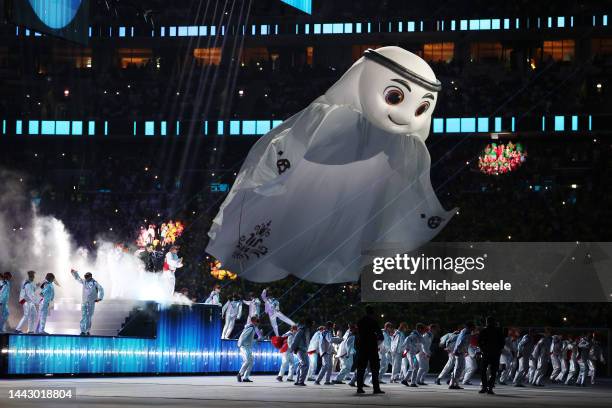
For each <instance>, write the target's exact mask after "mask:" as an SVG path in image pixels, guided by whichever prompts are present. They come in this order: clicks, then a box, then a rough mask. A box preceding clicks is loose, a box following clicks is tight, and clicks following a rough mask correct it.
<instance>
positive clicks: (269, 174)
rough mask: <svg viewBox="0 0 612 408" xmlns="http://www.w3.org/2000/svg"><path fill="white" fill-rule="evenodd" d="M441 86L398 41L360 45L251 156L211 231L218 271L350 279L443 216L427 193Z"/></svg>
mask: <svg viewBox="0 0 612 408" xmlns="http://www.w3.org/2000/svg"><path fill="white" fill-rule="evenodd" d="M440 89H441V84H440V82H439V81H438V80H437V79H436V76H435V74H434V72H433V71H432V69H431V68H430V67H429V65H428V64H427V63H426V62H425V61H424V60H422V59H421V58H420V57H418V56H417V55H415V54H412V53H411V52H408V51H406V50H404V49H402V48H399V47H383V48H379V49H377V50H367V51H366V52H365V53H364V56H363V57H362V58H361V59H359V61H357V62H356V63H355V64H354V65H353V66H352V67H351V68H350V69H349V70H348V71H347V72H346V73H345V74H344V76H342V78H340V80H339V81H338V82H337V83H335V84H334V85H333V86H332V87H331V88H330V89H329V90H328V91H327V92H326V93H325V95H323V96H321V97H319V98H318V99H316V100H315V101H314V102H313V103H311V104H310V106H308V107H307V108H306V109H304V110H302V111H301V112H299V113H298V114H296V115H294V116H292V117H291V118H289V119H288V120H286V121H284V122H283V123H282V124H281V125H279V126H278V127H276V128H274V129H273V130H271V131H270V132H269V133H267V134H266V135H265V136H263V137H262V138H261V139H260V140H259V141H258V142H257V143H256V144H255V145H254V146H253V148H252V149H251V151H250V152H249V154H248V156H247V158H246V160H245V162H244V164H243V166H242V169H241V170H240V173H239V174H238V177H237V178H236V181H235V183H234V185H233V187H232V189H231V191H230V193H229V195H228V196H227V198H226V200H225V202H224V203H223V204H222V205H221V207H220V209H219V213H218V215H217V217H216V218H215V219H214V221H213V225H212V227H211V229H210V231H209V233H208V235H209V236H210V242H209V244H208V247H207V252H208V253H210V254H211V255H213V256H214V257H215V258H217V259H219V260H220V261H221V262H222V264H223V268H224V269H228V270H230V271H233V272H236V273H238V274H239V275H240V276H241V277H243V278H245V279H249V280H252V281H257V282H267V281H273V280H277V279H281V278H284V277H285V276H287V275H290V274H291V275H295V276H297V277H298V278H301V279H304V280H308V281H312V282H319V283H337V282H349V281H356V280H358V279H359V275H360V272H361V269H362V267H363V266H364V262H365V261H364V259H365V258H364V257H363V254H364V253H372V252H375V251H377V250H382V249H389V248H393V249H394V250H397V251H396V252H398V253H403V252H406V251H409V250H412V249H415V248H417V247H419V246H420V245H422V244H424V243H426V242H428V241H430V240H431V239H432V238H433V237H434V236H435V235H436V234H437V233H438V232H439V231H440V230H441V229H442V228H443V227H444V225H445V224H446V223H447V222H448V221H449V219H450V218H451V217H452V214H453V211H454V210H453V211H445V210H444V209H443V208H442V206H441V205H440V202H439V201H438V199H437V197H436V195H435V192H434V191H433V189H432V186H431V181H430V178H429V168H430V161H431V160H430V157H429V152H428V150H427V148H426V147H425V144H424V141H425V139H427V136H428V134H429V128H430V124H431V115H432V112H433V110H434V107H435V106H436V101H437V97H438V91H440Z"/></svg>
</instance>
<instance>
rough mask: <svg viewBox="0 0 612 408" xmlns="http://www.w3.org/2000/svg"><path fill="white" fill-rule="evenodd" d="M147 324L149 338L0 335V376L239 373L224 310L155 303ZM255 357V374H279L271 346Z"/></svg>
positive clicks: (258, 349) (259, 346)
mask: <svg viewBox="0 0 612 408" xmlns="http://www.w3.org/2000/svg"><path fill="white" fill-rule="evenodd" d="M96 317H97V316H95V315H94V320H95V319H96ZM148 320H150V322H151V323H150V325H151V326H153V327H152V330H151V336H150V337H128V336H78V335H62V334H53V335H39V334H2V335H0V350H1V353H0V377H4V378H7V377H14V376H28V377H37V376H38V377H40V376H48V375H71V376H100V375H128V374H131V375H170V374H221V373H228V372H234V371H237V370H238V369H239V367H240V364H241V359H240V355H239V350H238V347H237V346H236V340H221V307H219V306H211V305H204V304H194V305H191V306H184V305H172V306H167V307H162V306H160V305H157V304H154V305H153V307H152V308H151V311H150V319H148ZM75 324H76V325H78V321H77V322H75ZM143 331H147V330H143ZM136 332H138V330H136ZM253 354H254V356H255V364H254V367H253V371H254V372H260V373H272V372H274V371H276V370H278V368H279V366H280V363H281V355H280V353H278V350H276V349H275V348H274V347H273V346H272V345H271V344H270V342H269V341H260V342H256V345H255V347H254V349H253Z"/></svg>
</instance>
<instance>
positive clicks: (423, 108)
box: [414, 101, 429, 116]
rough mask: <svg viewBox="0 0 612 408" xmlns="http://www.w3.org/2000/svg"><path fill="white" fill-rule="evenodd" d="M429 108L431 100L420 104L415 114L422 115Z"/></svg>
mask: <svg viewBox="0 0 612 408" xmlns="http://www.w3.org/2000/svg"><path fill="white" fill-rule="evenodd" d="M428 109H429V102H427V101H425V102H423V103H422V104H420V105H419V107H418V108H417V110H416V111H415V112H414V116H421V115H422V114H424V113H425V112H427V110H428Z"/></svg>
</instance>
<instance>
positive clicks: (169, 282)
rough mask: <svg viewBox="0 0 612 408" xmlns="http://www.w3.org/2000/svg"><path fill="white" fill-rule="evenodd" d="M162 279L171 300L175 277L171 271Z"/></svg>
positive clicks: (163, 275) (163, 274) (166, 272)
mask: <svg viewBox="0 0 612 408" xmlns="http://www.w3.org/2000/svg"><path fill="white" fill-rule="evenodd" d="M162 277H163V279H164V287H165V288H166V295H167V296H168V297H170V298H171V297H172V295H174V286H175V285H176V276H175V275H174V272H172V271H163V272H162ZM277 336H278V335H277Z"/></svg>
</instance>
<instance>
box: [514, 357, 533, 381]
mask: <svg viewBox="0 0 612 408" xmlns="http://www.w3.org/2000/svg"><path fill="white" fill-rule="evenodd" d="M527 370H529V357H527V356H524V357H519V359H518V369H517V370H516V374H515V375H514V381H513V383H514V384H523V382H524V381H525V377H526V376H527Z"/></svg>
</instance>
